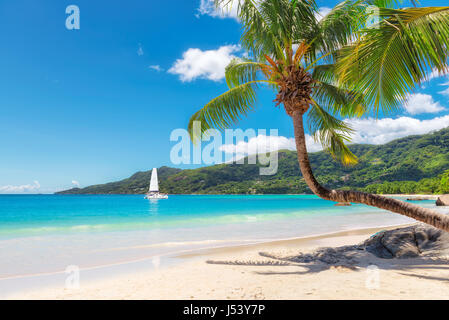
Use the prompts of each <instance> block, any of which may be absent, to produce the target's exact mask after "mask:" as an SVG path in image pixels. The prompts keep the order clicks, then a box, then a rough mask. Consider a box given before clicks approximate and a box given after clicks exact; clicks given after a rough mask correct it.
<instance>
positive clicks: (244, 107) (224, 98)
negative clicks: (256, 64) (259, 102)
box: [188, 81, 258, 141]
mask: <svg viewBox="0 0 449 320" xmlns="http://www.w3.org/2000/svg"><path fill="white" fill-rule="evenodd" d="M257 84H258V81H252V82H247V83H244V84H241V85H239V86H236V87H233V88H231V89H229V90H228V91H227V92H225V93H223V94H222V95H220V96H218V97H216V98H215V99H213V100H211V101H210V102H209V103H208V104H206V105H205V106H204V107H203V108H201V109H200V110H199V111H197V112H196V113H195V114H194V115H193V116H192V117H191V118H190V121H189V124H188V131H189V134H190V137H191V139H192V140H193V141H197V140H198V139H200V138H201V135H202V134H203V133H205V132H206V131H207V130H208V129H211V128H217V129H225V128H227V127H230V126H231V125H233V124H235V123H236V122H237V121H238V120H239V119H241V118H242V117H243V116H245V115H247V113H248V112H249V111H251V110H252V109H253V107H254V104H255V102H256V92H255V90H256V89H257ZM195 121H200V122H201V130H200V132H195V130H194V122H195Z"/></svg>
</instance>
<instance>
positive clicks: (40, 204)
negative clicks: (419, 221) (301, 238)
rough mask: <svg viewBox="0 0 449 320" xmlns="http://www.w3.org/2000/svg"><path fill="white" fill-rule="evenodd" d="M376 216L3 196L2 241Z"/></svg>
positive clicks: (229, 202)
mask: <svg viewBox="0 0 449 320" xmlns="http://www.w3.org/2000/svg"><path fill="white" fill-rule="evenodd" d="M421 204H422V205H423V204H424V205H427V204H431V202H430V201H422V202H421ZM374 212H377V210H376V209H373V208H370V207H367V206H363V205H354V206H351V207H335V206H334V203H332V202H329V201H324V200H321V199H319V198H318V197H316V196H313V195H299V196H298V195H261V196H241V195H217V196H202V195H195V196H193V195H192V196H187V195H174V196H170V198H169V199H168V200H150V201H148V200H144V199H143V197H142V196H139V195H80V196H78V195H68V196H59V195H0V239H5V238H11V237H12V238H16V237H25V236H36V235H56V234H74V233H87V232H109V231H132V230H154V229H167V228H177V227H183V228H188V227H207V226H218V225H224V224H247V223H257V222H264V221H266V222H268V221H282V220H290V219H294V220H298V219H299V220H301V219H307V218H309V219H316V220H317V221H316V223H319V224H320V225H323V227H324V225H325V221H326V219H328V217H337V216H341V217H350V216H352V215H360V214H363V213H364V214H365V215H366V216H367V218H369V217H370V213H371V214H372V213H374ZM383 218H388V216H387V217H383ZM382 220H383V219H380V221H379V224H382V222H383V221H382ZM360 225H361V226H363V225H364V221H363V220H362V219H361V220H360ZM323 231H325V230H323Z"/></svg>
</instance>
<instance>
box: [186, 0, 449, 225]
mask: <svg viewBox="0 0 449 320" xmlns="http://www.w3.org/2000/svg"><path fill="white" fill-rule="evenodd" d="M215 4H216V6H217V8H222V9H223V10H227V9H229V8H230V6H232V5H236V6H237V12H238V18H239V20H240V22H241V24H242V29H243V30H242V37H241V45H242V47H243V48H244V49H245V50H246V51H247V53H248V55H247V56H248V57H249V58H241V59H234V60H233V61H231V63H230V64H229V65H228V66H227V68H226V72H225V77H226V83H227V85H228V87H229V90H228V91H226V92H225V93H223V94H221V95H219V96H217V97H216V98H214V99H212V100H211V101H210V102H209V103H207V104H206V105H205V106H204V107H203V108H201V109H200V110H199V111H198V112H196V113H195V114H194V115H193V116H192V117H191V119H190V122H189V126H188V128H189V132H190V134H191V137H192V139H193V140H195V139H197V138H199V135H198V133H196V132H195V130H193V127H194V126H193V123H194V121H201V134H202V133H204V132H206V131H207V130H208V129H210V128H218V129H224V128H227V127H230V126H232V125H234V124H235V123H236V122H238V121H239V120H240V119H241V118H242V117H244V116H246V115H248V113H249V112H250V111H252V110H253V109H254V108H255V105H256V99H257V94H256V92H257V90H259V89H261V88H262V87H263V86H266V87H268V88H270V89H272V90H274V93H275V99H274V102H276V105H277V106H279V105H283V107H284V109H285V112H286V113H287V114H288V115H289V116H290V117H291V118H292V120H293V127H294V132H295V141H296V149H297V153H298V160H299V164H300V168H301V172H302V174H303V177H304V179H305V181H306V183H307V184H308V186H309V187H310V189H311V190H312V191H313V192H314V193H315V194H317V195H318V196H320V197H322V198H324V199H327V200H332V201H338V202H356V203H364V204H368V205H371V206H376V207H379V208H383V209H387V210H390V211H393V212H397V213H400V214H403V215H406V216H409V217H412V218H415V219H417V220H420V221H423V222H426V223H429V224H431V225H433V226H436V227H438V228H441V229H444V230H446V231H449V217H448V216H445V215H442V214H440V213H438V212H435V211H432V210H430V209H424V208H421V207H419V206H416V205H412V204H409V203H405V202H402V201H399V200H395V199H391V198H385V197H382V196H378V195H371V194H366V193H362V192H355V191H342V190H328V189H327V188H325V187H324V186H321V185H320V184H319V183H318V182H317V180H316V179H315V177H314V176H313V173H312V169H311V167H310V163H309V159H308V155H307V149H306V145H305V131H304V124H303V120H304V118H305V120H306V123H307V126H308V130H309V133H310V134H311V135H312V136H313V137H314V138H315V140H316V141H319V142H320V143H321V144H322V145H323V148H324V149H325V150H327V151H328V152H329V153H330V154H331V155H332V156H333V157H334V158H335V159H337V160H339V161H341V162H342V163H343V164H344V165H351V164H354V163H356V162H357V158H356V157H355V155H353V154H352V153H351V151H350V150H349V148H348V147H347V146H346V143H348V142H350V137H351V133H352V128H351V127H350V126H349V125H348V124H347V122H345V121H344V118H348V117H362V116H366V115H368V114H375V115H377V114H379V111H382V112H383V113H384V114H387V113H389V112H394V111H397V110H398V109H399V108H400V106H402V105H403V103H404V101H406V99H407V97H408V95H409V94H410V93H411V92H412V91H413V90H414V89H415V88H416V87H417V86H419V85H420V84H421V83H422V82H423V81H425V80H426V77H428V75H429V73H430V72H432V71H435V70H436V71H437V72H440V73H441V74H443V73H445V72H447V70H448V56H449V54H448V50H449V49H448V48H449V7H426V8H422V7H421V8H420V7H416V6H414V7H410V8H397V7H398V6H399V5H400V2H399V1H395V0H363V1H361V0H359V1H357V0H348V1H343V2H341V3H340V4H338V5H337V6H336V7H334V8H333V9H332V10H331V11H330V12H329V13H328V14H327V15H326V16H324V17H321V16H320V15H319V12H318V8H317V5H316V3H315V2H314V1H313V0H237V1H236V0H215Z"/></svg>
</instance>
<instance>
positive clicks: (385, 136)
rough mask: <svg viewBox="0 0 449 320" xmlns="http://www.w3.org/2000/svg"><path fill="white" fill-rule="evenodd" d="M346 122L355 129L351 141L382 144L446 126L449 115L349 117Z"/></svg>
mask: <svg viewBox="0 0 449 320" xmlns="http://www.w3.org/2000/svg"><path fill="white" fill-rule="evenodd" d="M346 122H347V123H348V124H349V125H351V127H352V128H353V129H354V130H355V133H354V134H353V136H352V142H353V143H368V144H384V143H387V142H390V141H392V140H394V139H398V138H402V137H406V136H410V135H416V134H425V133H429V132H431V131H434V130H440V129H443V128H446V127H448V126H449V115H446V116H442V117H437V118H433V119H429V120H419V119H415V118H410V117H400V118H397V119H391V118H384V119H378V120H376V119H373V118H368V119H349V120H347V121H346Z"/></svg>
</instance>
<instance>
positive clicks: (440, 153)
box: [60, 128, 449, 194]
mask: <svg viewBox="0 0 449 320" xmlns="http://www.w3.org/2000/svg"><path fill="white" fill-rule="evenodd" d="M350 149H351V151H352V152H353V153H354V154H355V155H357V156H358V157H359V163H358V164H357V165H355V166H352V167H344V166H342V165H341V164H339V163H338V162H336V161H334V160H333V159H332V158H331V156H330V155H329V154H328V153H326V152H323V151H321V152H315V153H311V154H310V160H311V163H312V167H313V170H314V173H315V174H316V176H317V177H318V180H319V181H320V182H321V183H323V184H324V185H326V186H327V187H329V188H351V189H359V190H366V191H370V192H377V193H434V192H438V190H439V185H440V180H441V177H442V175H443V173H444V172H445V171H446V170H449V128H446V129H443V130H440V131H437V132H434V133H430V134H425V135H420V136H409V137H406V138H402V139H398V140H395V141H392V142H389V143H387V144H384V145H378V146H374V145H351V147H350ZM158 173H159V181H160V189H161V191H162V192H167V193H169V194H217V193H231V194H246V193H249V194H253V193H254V194H264V193H266V194H275V193H309V192H310V191H309V189H308V188H307V186H306V184H305V182H304V181H303V179H302V177H301V173H300V171H299V167H298V161H297V158H296V154H295V152H293V151H281V152H279V170H278V172H277V174H275V175H273V176H260V175H259V167H258V165H250V164H243V165H242V164H220V165H215V166H210V167H203V168H199V169H193V170H180V169H175V168H169V167H161V168H159V169H158ZM150 176H151V170H150V171H146V172H138V173H136V174H134V175H133V176H131V177H130V178H127V179H125V180H122V181H118V182H112V183H107V184H101V185H94V186H90V187H87V188H83V189H78V188H75V189H71V190H67V191H63V192H60V193H61V194H143V193H145V192H146V191H147V189H148V186H149V182H150Z"/></svg>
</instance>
